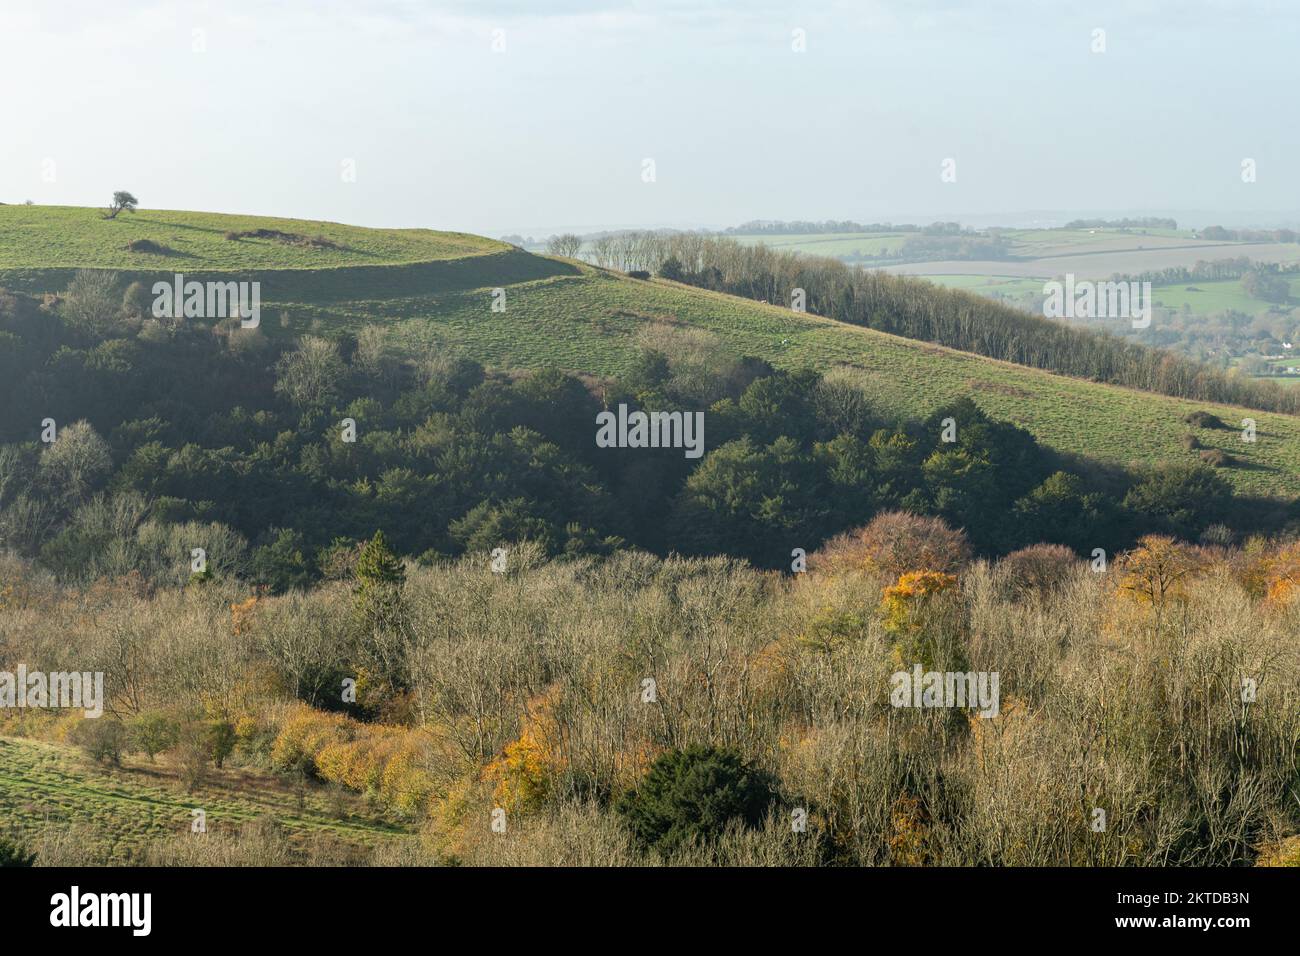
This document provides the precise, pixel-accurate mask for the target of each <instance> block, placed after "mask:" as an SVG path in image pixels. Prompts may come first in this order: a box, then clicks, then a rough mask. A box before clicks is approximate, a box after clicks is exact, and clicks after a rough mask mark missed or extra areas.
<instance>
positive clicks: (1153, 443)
mask: <svg viewBox="0 0 1300 956" xmlns="http://www.w3.org/2000/svg"><path fill="white" fill-rule="evenodd" d="M8 212H9V208H8V207H3V208H0V213H3V214H8ZM88 212H93V211H87V210H80V211H79V213H80V215H81V217H82V218H83V219H85V218H87V213H88ZM124 215H125V214H124ZM136 215H137V217H140V216H144V215H148V214H147V213H138V214H136ZM169 215H176V216H188V215H194V216H201V215H203V214H179V213H178V214H169ZM58 221H59V220H58V219H57V218H56V219H52V220H51V224H50V226H49V229H48V231H50V232H59V231H60V230H61V227H60V226H59V225H57V223H58ZM137 221H139V220H137ZM247 222H248V223H249V224H250V227H254V228H271V226H270V225H268V223H269V222H271V221H268V220H258V219H249V220H247ZM317 225H324V224H316V223H308V224H305V226H306V227H308V228H314V227H316V226H317ZM352 231H353V233H354V234H363V233H366V232H368V230H363V229H355V230H352ZM156 234H157V233H155V235H156ZM433 235H434V236H439V235H442V234H433ZM49 241H50V242H54V241H55V240H53V239H51V240H49ZM214 241H215V242H218V243H220V242H225V241H226V240H224V239H219V238H218V239H216V240H214ZM445 241H446V243H454V242H457V241H459V239H457V238H449V239H446V240H445ZM353 242H354V244H358V245H359V244H362V242H363V239H362V238H360V237H359V236H358V237H357V238H354V240H353ZM479 242H480V243H482V244H484V245H483V248H484V249H486V250H487V251H486V252H485V253H479V254H473V255H467V256H465V257H462V258H455V259H442V260H432V261H428V262H417V263H407V264H398V265H389V266H382V265H373V264H369V263H366V264H359V265H356V266H353V267H341V268H340V267H331V268H324V269H319V270H299V269H287V270H286V269H281V268H276V267H278V266H279V265H280V264H281V263H280V261H279V260H273V261H274V264H275V266H276V267H268V269H266V270H257V269H243V268H241V269H239V270H235V271H230V272H225V273H222V272H221V271H220V270H221V268H222V267H221V265H220V263H219V262H215V261H208V260H205V259H202V258H198V259H196V260H194V262H193V265H192V268H190V267H187V268H186V270H185V271H186V272H187V275H195V276H202V275H204V274H211V275H214V276H218V275H220V276H221V277H224V278H251V279H258V280H260V281H262V283H263V287H262V302H263V310H262V329H261V331H262V332H263V333H264V334H267V335H270V336H276V337H281V336H287V337H296V336H299V335H302V334H304V333H310V332H316V333H318V334H323V335H336V334H339V333H341V332H344V331H352V332H355V331H358V330H360V329H362V328H364V327H365V326H367V325H374V324H380V325H384V326H387V327H390V328H391V329H392V330H393V333H394V335H395V337H396V339H397V340H398V341H399V342H401V343H402V344H404V345H405V347H407V348H408V349H409V350H411V351H412V352H420V351H427V350H428V349H430V348H446V349H455V350H457V351H459V352H461V353H463V354H465V355H467V356H469V357H471V358H474V359H477V360H479V361H481V362H483V363H484V364H487V365H490V366H495V367H499V368H512V369H527V368H537V367H542V366H555V367H559V368H562V369H566V370H568V371H572V372H576V373H587V374H590V375H593V376H608V375H615V374H618V373H621V372H624V371H626V370H627V369H628V368H629V367H630V365H631V362H632V360H633V358H634V357H635V356H636V354H637V351H638V337H639V336H640V335H641V333H642V332H643V330H645V329H648V328H654V327H682V328H696V329H703V330H705V331H707V332H709V333H712V334H713V335H716V336H717V337H718V338H719V339H720V340H721V341H722V342H723V343H724V344H725V345H727V346H728V347H730V348H731V349H733V350H735V351H737V352H739V353H741V354H746V355H754V356H759V357H762V358H765V359H767V360H768V361H770V362H772V363H773V364H775V365H778V366H781V367H787V368H792V367H799V366H809V367H813V368H817V369H821V370H823V371H826V372H830V373H833V374H836V375H842V376H846V377H848V378H851V379H852V380H854V381H856V382H858V383H859V384H860V385H861V386H862V387H863V389H864V390H865V391H866V393H867V395H868V396H869V397H870V399H871V400H872V401H873V402H874V403H875V404H876V405H877V406H878V407H879V408H880V410H881V411H884V412H887V413H891V414H894V415H898V416H904V417H918V416H923V415H925V414H927V413H929V412H930V411H932V410H934V409H935V408H937V407H939V406H940V405H942V404H944V403H946V402H948V401H950V400H952V399H954V398H957V397H958V396H961V395H970V396H971V397H973V398H974V399H975V401H976V402H978V403H979V405H980V406H981V407H982V408H984V409H985V410H986V411H988V412H989V413H990V414H992V415H994V416H996V417H998V418H1001V419H1004V420H1008V421H1012V422H1015V423H1017V424H1019V425H1022V426H1023V427H1025V428H1027V429H1029V430H1030V431H1031V432H1033V433H1034V434H1035V436H1037V437H1038V438H1039V440H1041V441H1043V442H1045V443H1046V444H1048V445H1050V446H1052V447H1053V448H1055V449H1057V450H1058V451H1061V452H1066V453H1070V454H1074V455H1082V456H1087V457H1091V458H1096V459H1099V460H1101V461H1104V462H1111V463H1119V464H1144V463H1145V464H1153V463H1157V462H1165V461H1194V460H1196V459H1197V454H1198V453H1197V452H1196V451H1191V450H1188V449H1186V448H1185V447H1184V445H1183V439H1184V436H1185V435H1186V434H1187V433H1188V431H1189V430H1190V429H1189V426H1187V425H1185V424H1184V423H1183V422H1182V418H1183V416H1185V415H1186V414H1187V413H1189V412H1191V411H1195V410H1198V409H1205V410H1209V411H1213V412H1214V413H1215V414H1217V415H1219V417H1220V418H1222V419H1223V421H1225V422H1226V423H1228V424H1229V425H1231V426H1234V427H1239V426H1240V423H1241V420H1242V419H1243V418H1247V417H1249V418H1253V419H1254V420H1255V422H1256V425H1257V435H1258V440H1257V441H1256V442H1255V443H1253V444H1248V443H1246V442H1242V441H1241V440H1240V435H1239V432H1238V431H1237V430H1207V429H1200V430H1199V432H1198V437H1199V439H1200V441H1201V443H1202V445H1203V446H1204V447H1205V448H1207V449H1208V448H1216V447H1217V448H1221V449H1223V450H1224V451H1226V452H1228V453H1229V454H1231V455H1233V456H1234V458H1236V459H1238V461H1239V463H1240V464H1239V466H1238V467H1233V468H1227V469H1224V470H1223V471H1222V474H1224V475H1225V476H1226V477H1227V478H1228V479H1229V480H1230V481H1231V482H1232V483H1233V485H1234V486H1235V487H1236V488H1237V490H1238V491H1239V492H1243V493H1250V494H1260V495H1277V496H1282V497H1287V498H1291V497H1295V496H1297V495H1300V419H1297V418H1294V417H1291V416H1285V415H1277V414H1269V413H1264V412H1255V411H1250V410H1247V409H1243V408H1235V407H1231V406H1220V405H1214V404H1212V403H1206V402H1191V401H1184V400H1181V399H1177V398H1171V397H1167V396H1162V395H1155V394H1151V393H1146V392H1139V391H1135V390H1131V389H1123V388H1117V387H1114V386H1110V385H1104V384H1101V383H1095V382H1088V381H1084V380H1080V379H1072V378H1067V377H1065V376H1060V375H1054V374H1051V373H1048V372H1042V371H1038V370H1035V369H1028V368H1025V367H1023V366H1018V365H1013V364H1010V363H1006V362H999V361H995V360H991V359H986V358H983V357H980V356H976V355H972V354H970V353H965V352H958V351H954V350H952V349H947V348H943V347H940V346H937V345H931V344H928V343H923V342H917V341H913V340H910V339H903V338H899V337H896V336H892V335H887V334H884V333H879V332H875V331H872V330H870V329H865V328H861V327H858V326H852V325H846V324H843V323H839V322H834V321H831V320H827V319H822V318H819V317H816V316H811V315H805V314H800V313H795V312H793V311H791V310H790V309H788V308H783V307H780V306H776V305H763V304H761V303H757V302H751V301H748V300H744V299H739V298H735V297H732V296H727V295H723V294H720V293H712V292H707V291H703V290H699V289H694V288H690V287H687V286H682V285H678V284H676V283H672V282H667V281H663V280H658V279H655V280H652V281H640V280H635V279H630V278H627V277H624V276H621V275H615V274H612V273H608V272H605V271H603V270H600V269H596V268H594V267H590V266H586V265H583V264H580V263H575V262H572V261H569V260H557V259H549V258H546V257H543V256H534V255H531V254H528V253H525V252H522V251H520V250H515V249H513V248H511V247H507V246H503V245H501V244H499V243H491V242H490V241H489V240H479ZM230 244H231V245H234V243H230ZM433 245H434V248H446V247H445V246H444V245H442V244H440V243H439V242H438V241H437V240H433ZM493 250H499V251H493ZM276 255H278V252H276ZM15 260H19V261H27V262H30V261H31V255H30V253H24V254H21V255H20V254H17V253H14V251H13V250H12V249H9V248H7V247H4V248H2V249H0V263H2V262H5V261H9V262H13V261H15ZM113 262H114V260H111V259H109V260H101V259H98V258H96V257H94V256H93V255H88V256H87V258H86V259H85V260H83V261H82V262H80V263H79V264H80V265H83V266H92V267H104V266H111V265H113ZM174 271H175V266H174V265H172V264H171V262H169V263H168V265H167V266H166V267H164V268H162V269H148V270H140V269H136V270H131V271H127V270H124V269H119V274H120V275H121V277H122V280H123V282H125V281H126V280H127V279H132V278H135V279H140V280H141V281H145V282H146V283H152V282H154V281H158V280H160V279H169V277H170V275H171V274H172V273H173V272H174ZM70 275H71V270H65V269H46V270H41V269H35V270H33V269H29V268H25V269H23V270H22V271H21V272H20V273H17V274H16V273H14V272H12V271H5V270H4V269H0V286H3V285H10V286H12V287H17V288H25V289H27V290H30V291H55V290H58V289H62V288H65V287H66V284H67V279H68V278H69V277H70ZM494 288H504V289H505V304H506V309H505V311H504V312H493V311H492V309H491V304H492V301H493V298H492V290H493V289H494ZM706 441H707V438H706Z"/></svg>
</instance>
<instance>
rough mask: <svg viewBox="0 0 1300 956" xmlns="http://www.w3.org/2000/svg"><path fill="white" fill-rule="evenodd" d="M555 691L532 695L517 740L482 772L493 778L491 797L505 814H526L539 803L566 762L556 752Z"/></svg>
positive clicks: (557, 730) (557, 740)
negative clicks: (493, 786)
mask: <svg viewBox="0 0 1300 956" xmlns="http://www.w3.org/2000/svg"><path fill="white" fill-rule="evenodd" d="M556 699H557V692H556V691H554V690H552V691H548V692H547V693H544V694H542V695H540V696H538V697H535V698H533V699H532V700H530V701H529V702H528V704H527V707H526V709H525V714H524V719H523V726H522V728H521V729H520V732H519V739H518V740H515V741H512V742H511V743H508V744H506V746H505V748H504V750H503V751H502V754H501V756H499V757H497V758H496V759H495V760H493V761H492V762H491V763H490V764H488V765H487V767H486V768H485V769H484V771H483V775H484V777H485V778H486V779H488V780H491V781H495V783H496V790H495V791H494V793H493V799H494V800H495V801H496V805H497V806H499V807H504V808H505V809H506V811H507V812H508V813H527V812H528V811H530V810H535V809H537V808H538V807H540V806H541V805H542V803H543V802H544V801H545V800H546V797H547V795H548V794H549V793H550V790H551V785H552V780H553V777H554V775H555V774H556V773H557V772H559V771H561V770H563V768H564V767H565V766H566V761H565V759H564V757H563V755H562V754H561V752H560V747H559V743H560V733H559V724H558V722H557V721H556V719H555V714H554V710H555V704H556Z"/></svg>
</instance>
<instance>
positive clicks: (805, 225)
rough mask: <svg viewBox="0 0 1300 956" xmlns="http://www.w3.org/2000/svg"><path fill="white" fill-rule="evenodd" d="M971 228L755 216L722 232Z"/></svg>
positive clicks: (932, 232)
mask: <svg viewBox="0 0 1300 956" xmlns="http://www.w3.org/2000/svg"><path fill="white" fill-rule="evenodd" d="M969 231H970V230H968V229H963V228H962V225H961V223H958V222H932V223H930V224H929V225H928V226H919V225H916V224H915V223H898V224H895V223H892V222H869V223H862V222H854V221H853V220H851V219H843V220H838V221H837V220H833V219H827V220H824V221H822V222H809V221H806V220H802V219H797V220H794V221H792V222H780V221H773V220H770V219H754V220H751V221H749V222H743V223H741V224H740V225H739V226H731V227H730V228H728V229H724V230H723V232H722V234H723V235H729V236H755V235H769V236H801V235H816V234H819V233H837V232H918V233H923V234H924V235H927V236H956V235H960V234H961V233H963V232H969Z"/></svg>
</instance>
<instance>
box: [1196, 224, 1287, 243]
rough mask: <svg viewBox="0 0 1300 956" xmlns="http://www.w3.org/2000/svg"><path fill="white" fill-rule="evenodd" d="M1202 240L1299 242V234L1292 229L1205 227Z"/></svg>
mask: <svg viewBox="0 0 1300 956" xmlns="http://www.w3.org/2000/svg"><path fill="white" fill-rule="evenodd" d="M1201 238H1202V239H1213V240H1214V241H1216V242H1300V233H1298V232H1296V231H1295V230H1294V229H1225V228H1223V226H1206V227H1205V228H1204V229H1202V230H1201Z"/></svg>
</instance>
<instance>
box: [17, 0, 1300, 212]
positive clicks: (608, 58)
mask: <svg viewBox="0 0 1300 956" xmlns="http://www.w3.org/2000/svg"><path fill="white" fill-rule="evenodd" d="M1098 28H1100V29H1102V30H1104V31H1105V38H1104V42H1105V52H1101V53H1098V52H1093V47H1094V45H1095V43H1096V40H1095V39H1094V30H1096V29H1098ZM797 30H801V31H803V34H802V35H803V37H804V38H805V46H806V49H805V50H804V52H796V51H795V50H794V49H793V47H794V46H795V45H797V37H798V35H797V34H796V33H795V31H797ZM196 31H197V32H196ZM496 31H500V32H496ZM502 45H504V49H503V50H501V49H494V46H496V47H500V46H502ZM1298 54H1300V3H1296V2H1293V0H1288V2H1283V0H1277V2H1272V0H1182V2H1172V0H1171V2H1165V0H1118V2H1109V0H1089V2H1077V3H1074V2H1069V3H1067V2H1051V0H982V2H974V0H971V2H962V0H906V2H905V0H851V2H835V0H825V2H799V0H789V2H776V0H747V2H743V3H742V2H735V3H724V2H715V0H689V2H688V0H661V2H649V0H645V2H638V0H630V2H628V0H622V2H621V0H447V2H416V0H410V2H398V0H374V2H367V0H347V2H338V0H310V2H307V0H302V2H299V0H230V2H211V3H204V2H198V3H149V2H130V0H113V2H105V0H0V91H2V93H0V201H4V202H10V203H13V202H22V201H24V200H26V199H31V200H33V201H34V202H37V203H61V204H79V205H102V204H104V203H105V202H106V201H107V199H108V197H109V195H110V194H111V192H112V191H113V190H114V189H129V190H131V191H132V192H134V193H135V194H136V195H137V196H138V197H139V198H140V200H141V204H142V206H145V207H154V208H176V209H205V210H215V211H226V212H248V213H262V214H274V215H285V216H301V217H307V218H319V219H330V220H337V221H343V222H354V223H361V224H365V225H384V226H425V227H430V228H439V229H459V230H465V231H471V232H479V233H486V234H491V235H500V234H502V233H505V232H531V233H544V232H546V231H553V230H555V229H559V228H567V227H577V228H584V229H589V228H598V227H608V226H634V225H639V226H723V225H731V224H735V223H739V222H741V221H744V220H747V219H755V218H769V219H796V218H802V219H826V218H834V219H847V218H852V219H858V220H862V221H873V220H883V219H888V218H895V219H896V220H897V219H899V217H904V216H907V217H928V218H934V217H936V216H938V215H946V216H950V217H962V216H965V217H974V216H976V215H978V214H997V213H1012V212H1015V213H1020V212H1023V211H1026V210H1071V211H1076V212H1087V211H1095V212H1116V211H1134V212H1137V211H1166V210H1206V211H1208V212H1209V213H1211V214H1213V213H1215V212H1219V211H1229V210H1241V211H1245V212H1247V213H1248V214H1249V215H1251V216H1256V217H1257V218H1258V220H1260V221H1264V220H1275V219H1278V218H1292V219H1294V218H1295V216H1296V210H1298V209H1300V195H1298V191H1297V173H1298V172H1300V123H1297V122H1296V119H1297V115H1298V114H1300V109H1298V107H1297V91H1298V90H1300V82H1298V81H1297V72H1296V65H1297V56H1298ZM949 158H951V159H954V160H955V161H956V166H955V169H956V181H955V182H943V181H942V178H941V171H942V168H943V167H942V164H943V162H944V160H945V159H949ZM1247 158H1249V159H1253V160H1254V161H1255V164H1256V171H1257V172H1256V181H1255V182H1253V183H1245V182H1243V181H1242V172H1241V166H1242V161H1243V159H1247ZM647 159H651V160H653V162H654V174H655V177H654V178H655V181H654V182H652V183H651V182H645V181H644V179H643V164H644V161H645V160H647ZM345 160H353V161H354V162H355V171H356V177H355V182H345V181H343V180H344V177H343V175H342V168H343V166H342V164H343V163H344V161H345ZM51 178H52V179H53V181H52V182H51V181H48V180H49V179H51Z"/></svg>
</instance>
